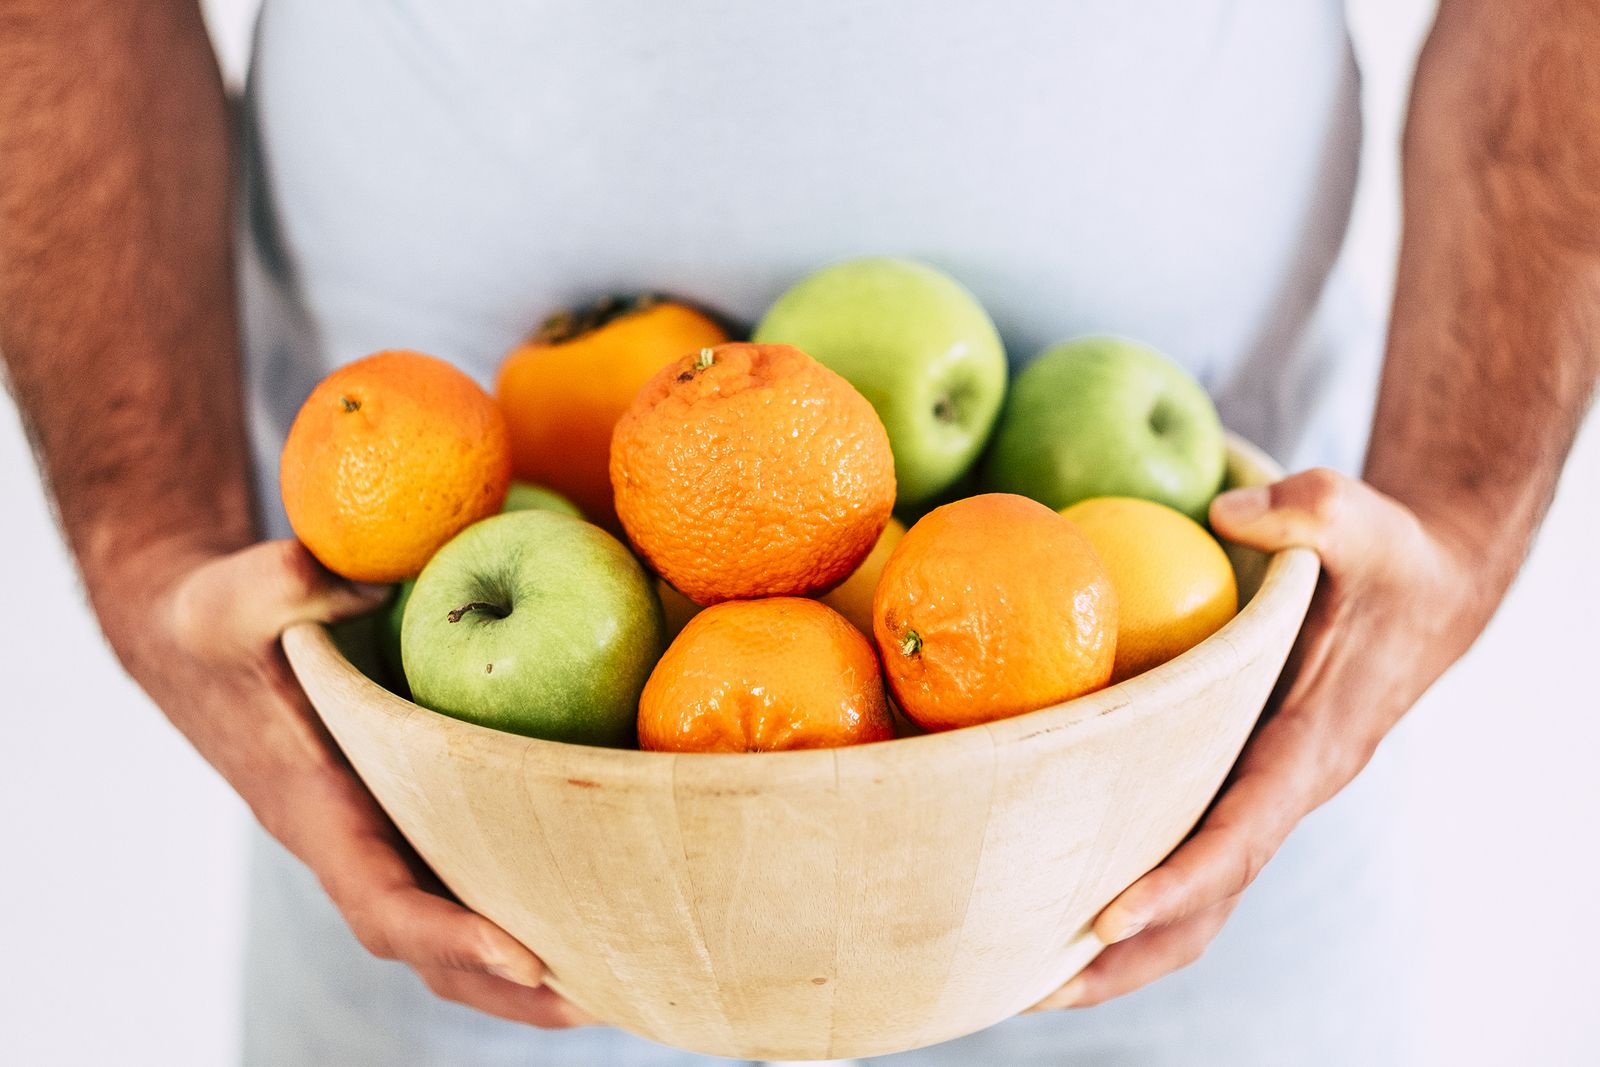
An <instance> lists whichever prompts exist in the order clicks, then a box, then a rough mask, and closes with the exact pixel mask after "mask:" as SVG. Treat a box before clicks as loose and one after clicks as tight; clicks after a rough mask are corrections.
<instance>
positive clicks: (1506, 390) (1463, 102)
mask: <svg viewBox="0 0 1600 1067" xmlns="http://www.w3.org/2000/svg"><path fill="white" fill-rule="evenodd" d="M1597 52H1600V13H1597V12H1596V10H1595V9H1594V8H1593V6H1592V5H1590V4H1587V3H1578V2H1565V0H1546V2H1543V3H1534V4H1524V5H1498V4H1491V3H1485V2H1460V0H1457V2H1451V0H1446V2H1445V3H1444V4H1443V5H1442V7H1441V10H1440V15H1439V19H1438V22H1437V24H1436V26H1435V28H1434V31H1433V34H1432V35H1431V37H1430V38H1429V41H1428V44H1427V46H1426V48H1425V49H1424V51H1423V55H1422V58H1421V61H1420V63H1419V66H1418V71H1417V78H1416V84H1415V88H1414V91H1413V98H1412V109H1411V117H1410V121H1409V123H1408V126H1407V131H1406V138H1405V154H1404V175H1405V182H1404V208H1405V212H1404V214H1405V232H1404V239H1403V242H1402V247H1401V255H1400V264H1399V276H1398V284H1397V289H1396V294H1395V307H1394V316H1393V321H1392V323H1391V329H1390V339H1389V352H1388V358H1387V360H1386V362H1385V365H1384V371H1383V378H1382V384H1381V388H1380V393H1379V400H1378V408H1377V414H1376V418H1375V422H1374V425H1373V434H1372V446H1371V450H1370V453H1369V455H1368V460H1367V470H1366V477H1367V480H1368V481H1370V482H1371V483H1372V484H1373V485H1374V486H1376V487H1377V488H1379V489H1381V490H1383V491H1384V492H1386V493H1388V494H1389V495H1391V496H1393V497H1395V498H1396V499H1398V500H1400V501H1401V502H1402V503H1404V504H1406V505H1408V506H1409V507H1410V508H1411V509H1412V510H1413V511H1415V512H1416V513H1417V514H1418V516H1419V517H1420V518H1422V519H1423V521H1424V522H1427V523H1429V524H1430V525H1432V526H1433V527H1434V528H1435V529H1436V530H1438V531H1439V532H1440V534H1441V536H1445V537H1447V538H1449V539H1450V540H1451V542H1452V543H1453V544H1454V545H1455V546H1457V547H1458V548H1459V550H1460V551H1462V552H1463V553H1465V554H1467V555H1468V556H1469V557H1470V558H1471V559H1472V560H1473V561H1474V562H1475V564H1476V565H1477V576H1478V577H1479V578H1480V579H1481V581H1482V582H1483V588H1482V590H1481V593H1482V595H1481V597H1480V599H1481V600H1482V601H1483V602H1484V603H1483V605H1482V607H1483V610H1484V612H1487V611H1488V610H1492V608H1493V604H1494V602H1496V601H1498V599H1499V597H1500V595H1501V594H1502V593H1503V592H1504V590H1505V588H1506V586H1507V585H1509V583H1510V581H1511V579H1512V577H1513V576H1514V575H1515V572H1516V569H1517V567H1518V566H1519V565H1520V563H1521V560H1522V557H1523V554H1524V552H1525V551H1526V548H1527V545H1528V543H1529V541H1530V540H1531V538H1532V535H1533V532H1534V530H1535V528H1536V527H1537V525H1538V522H1539V520H1540V519H1541V517H1542V516H1543V514H1544V511H1545V508H1546V507H1547V505H1548V503H1549V500H1550V496H1551V494H1552V492H1553V491H1554V487H1555V483H1556V479H1557V478H1558V476H1559V474H1560V470H1561V465H1562V463H1563V461H1564V459H1565V457H1566V454H1567V451H1568V449H1569V448H1570V446H1571V443H1572V439H1573V437H1574V435H1575V433H1576V431H1577V428H1578V426H1579V424H1580V422H1581V421H1582V418H1583V414H1584V412H1585V410H1586V409H1587V407H1588V404H1589V400H1590V397H1591V395H1592V393H1593V390H1594V384H1595V380H1596V377H1597V375H1600V181H1597V176H1600V64H1597V63H1596V62H1595V56H1596V54H1597Z"/></svg>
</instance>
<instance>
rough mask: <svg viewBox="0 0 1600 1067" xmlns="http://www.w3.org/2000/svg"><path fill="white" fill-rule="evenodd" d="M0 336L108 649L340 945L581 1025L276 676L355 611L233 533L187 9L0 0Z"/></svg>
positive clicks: (218, 130)
mask: <svg viewBox="0 0 1600 1067" xmlns="http://www.w3.org/2000/svg"><path fill="white" fill-rule="evenodd" d="M0 70H3V71H5V72H6V73H5V76H4V77H3V78H0V160H3V165H0V351H3V352H4V355H5V359H6V363H7V366H8V369H9V371H10V385H11V388H12V391H13V393H14V395H15V397H16V399H17V401H18V405H19V407H20V409H21V411H22V412H23V416H24V419H25V422H26V424H27V426H28V429H29V433H30V436H31V437H32V440H33V442H34V445H35V448H36V451H37V453H38V458H39V461H40V466H41V468H42V470H43V472H44V474H45V476H46V478H47V479H48V482H49V484H50V486H51V488H52V490H53V493H54V497H55V501H56V504H57V507H58V508H59V512H60V518H61V525H62V528H63V530H64V531H65V533H66V536H67V539H68V541H69V543H70V545H71V548H72V551H73V553H74V554H75V556H76V558H77V561H78V566H79V568H80V570H81V572H82V575H83V579H84V584H85V586H86V587H87V589H88V592H89V596H90V599H91V601H92V603H93V606H94V609H95V611H96V612H97V613H98V615H99V617H100V621H101V625H102V627H103V628H104V630H105V633H106V636H107V637H108V638H109V640H110V642H111V646H112V648H113V649H114V650H115V651H116V654H117V656H118V657H119V658H120V660H121V661H122V663H123V665H124V666H125V667H126V668H127V670H128V672H129V673H130V674H131V675H132V676H133V677H134V678H135V679H136V680H137V681H138V682H139V684H140V685H142V686H143V687H144V689H145V691H146V692H147V693H149V694H150V697H151V698H152V699H153V700H154V701H155V703H156V704H157V705H158V706H159V707H160V708H161V709H162V711H163V712H165V713H166V715H167V717H168V718H170V719H171V720H172V722H173V724H174V725H176V726H177V727H178V729H179V730H181V731H182V732H183V733H184V735H185V736H186V737H188V739H189V740H190V742H191V743H192V744H193V745H194V747H195V748H196V749H197V750H198V751H199V752H200V754H201V755H202V756H204V757H205V758H206V759H207V760H208V761H209V762H210V763H211V765H212V766H214V767H215V768H216V769H217V770H218V771H219V772H220V773H221V774H222V775H223V777H224V778H226V779H227V780H228V782H229V783H230V784H231V785H232V786H233V788H234V789H235V790H237V791H238V793H239V795H240V796H241V797H243V798H244V800H245V801H246V802H247V803H248V804H249V805H250V808H251V810H252V811H253V812H254V814H255V816H256V818H257V819H259V820H260V821H261V824H262V825H263V826H264V827H266V829H267V830H268V831H269V832H271V833H272V834H273V836H275V837H276V838H277V839H278V840H280V841H282V842H283V843H284V845H285V846H287V847H288V848H289V850H290V851H291V852H293V853H294V854H295V855H296V856H298V857H299V858H300V860H301V861H302V862H304V863H305V864H306V865H307V866H308V867H310V868H311V870H313V871H314V872H315V873H316V874H317V876H318V878H319V879H320V880H321V883H322V886H323V888H324V889H326V891H327V892H328V895H329V896H330V897H331V898H332V900H333V902H334V903H335V904H336V905H337V906H338V908H339V910H340V912H341V913H342V914H343V915H344V918H345V920H346V921H347V922H348V923H349V924H350V927H351V929H352V930H353V931H354V932H355V934H356V936H357V937H358V938H359V939H360V940H361V943H362V944H363V945H365V946H366V947H367V949H368V950H370V951H371V952H372V953H374V954H375V955H377V956H381V957H384V958H386V959H396V960H402V961H404V962H405V963H407V964H409V965H410V966H411V967H412V968H413V969H415V971H416V972H417V974H418V975H419V976H420V977H421V978H422V980H423V981H424V982H426V983H427V985H428V986H429V988H431V989H432V990H433V991H434V992H435V993H437V994H438V995H440V996H442V997H446V998H448V999H451V1000H457V1001H460V1002H461V1003H464V1004H468V1005H471V1006H472V1007H474V1008H477V1009H479V1010H481V1011H485V1012H489V1013H490V1014H494V1015H499V1016H502V1017H505V1018H508V1019H515V1020H519V1021H522V1022H526V1023H531V1024H533V1025H535V1026H544V1027H554V1026H571V1025H576V1024H579V1023H582V1022H586V1021H590V1020H588V1019H587V1018H586V1017H585V1016H584V1015H583V1014H582V1013H581V1012H580V1011H578V1010H577V1009H576V1008H574V1007H572V1006H571V1005H569V1004H567V1003H566V1002H565V1001H563V1000H561V999H560V998H559V997H558V996H557V995H556V994H555V993H554V992H552V991H551V990H549V989H548V988H546V987H544V986H543V985H542V981H543V977H544V968H543V965H542V964H541V963H540V961H539V960H538V959H537V958H536V957H534V956H533V955H532V954H531V953H530V952H528V950H527V949H525V948H524V947H522V945H520V944H519V943H518V942H517V941H516V940H514V939H513V938H512V937H511V936H510V935H508V934H506V933H505V932H504V931H503V930H501V929H500V928H499V927H497V926H495V925H494V924H493V923H491V922H489V921H488V920H487V919H484V918H482V917H481V916H478V915H475V914H473V913H472V912H470V911H468V910H467V909H465V908H463V907H462V906H461V905H460V904H458V903H456V902H455V901H454V900H452V899H451V898H450V897H449V896H448V895H447V894H446V893H445V892H444V891H443V890H442V888H441V887H440V886H439V885H438V883H437V881H436V880H435V879H434V878H433V876H432V875H431V873H430V872H429V871H428V870H427V868H426V866H425V865H424V864H423V863H422V862H421V860H419V859H418V858H417V856H416V855H415V854H414V853H413V852H412V851H411V850H410V849H409V848H408V847H407V846H406V845H405V843H404V842H403V840H402V839H401V837H400V835H399V834H398V832H396V830H395V829H394V827H393V825H392V824H391V823H390V822H389V821H388V819H387V818H385V817H384V815H383V813H382V811H381V810H380V809H379V808H378V806H377V804H376V803H375V802H374V801H373V799H372V798H371V796H370V795H369V794H368V793H367V791H366V789H365V788H364V787H363V786H362V785H361V782H360V780H359V779H357V778H356V776H355V775H354V774H353V773H352V772H351V771H350V769H349V768H348V766H346V764H345V763H344V761H343V759H342V758H341V757H340V755H339V752H338V750H337V748H336V747H335V746H334V745H333V743H332V741H331V740H330V739H329V737H328V736H327V734H326V733H325V732H324V731H323V729H322V727H321V725H320V723H319V722H318V720H317V718H316V716H315V715H314V714H313V712H312V711H311V709H310V707H309V705H308V704H307V702H306V699H305V696H304V695H303V694H302V693H301V691H300V689H299V686H298V685H297V684H296V683H295V680H294V678H293V676H292V675H291V674H290V672H289V669H288V666H287V664H286V662H285V661H284V658H283V653H282V651H281V649H280V647H279V645H278V635H279V634H280V633H281V632H282V630H283V629H284V627H285V626H286V625H288V624H289V623H291V622H294V621H297V620H302V619H320V620H332V619H337V618H341V617H346V616H349V615H353V614H358V613H360V612H363V611H367V610H370V609H372V608H373V607H375V606H377V605H378V604H379V603H381V602H382V600H383V598H384V596H385V595H386V592H385V591H384V590H381V589H372V588H360V587H355V586H351V585H350V584H348V583H346V582H343V581H342V580H339V579H336V578H335V577H333V576H332V575H330V574H329V573H327V572H326V571H324V570H323V569H322V568H321V567H320V566H318V565H317V563H316V562H315V561H314V560H313V559H312V558H311V557H310V556H309V555H308V554H307V553H306V552H305V550H304V549H302V548H300V547H299V545H298V544H296V543H294V542H269V543H259V544H258V543H256V542H257V541H258V539H259V534H258V525H257V518H256V516H255V515H254V514H253V513H252V503H251V490H250V480H249V477H248V475H249V457H248V451H247V448H246V444H245V441H246V438H245V432H244V421H243V409H242V404H241V399H240V369H239V367H240V364H239V342H238V331H237V324H236V321H235V311H234V295H233V276H232V271H231V267H230V256H231V250H230V240H231V236H230V234H231V224H230V206H229V190H230V180H231V176H230V173H229V152H228V133H227V123H226V104H225V100H224V95H223V87H222V81H221V78H220V76H219V74H218V71H217V67H216V62H215V59H214V57H213V55H212V52H211V45H210V42H209V40H208V39H207V37H206V33H205V27H204V25H203V23H202V22H201V17H200V11H199V8H198V6H197V5H196V4H195V3H194V2H193V0H142V2H140V3H104V2H95V0H0Z"/></svg>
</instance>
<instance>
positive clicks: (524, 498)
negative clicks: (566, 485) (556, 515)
mask: <svg viewBox="0 0 1600 1067" xmlns="http://www.w3.org/2000/svg"><path fill="white" fill-rule="evenodd" d="M500 510H501V511H555V512H560V513H561V514H562V515H571V516H572V517H573V518H575V519H581V518H583V512H581V511H579V510H578V505H576V504H574V503H573V502H572V501H570V500H568V499H567V498H566V497H564V496H562V495H561V494H560V493H558V492H556V491H555V490H554V489H546V488H545V487H544V486H542V485H529V484H528V483H527V482H512V483H511V488H509V489H507V490H506V502H505V503H504V504H503V505H501V508H500Z"/></svg>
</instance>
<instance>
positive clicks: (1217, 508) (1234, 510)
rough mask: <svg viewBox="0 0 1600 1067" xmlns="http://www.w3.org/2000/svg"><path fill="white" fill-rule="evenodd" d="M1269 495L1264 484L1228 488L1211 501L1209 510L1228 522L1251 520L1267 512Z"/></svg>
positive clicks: (1270, 500) (1269, 502) (1269, 501)
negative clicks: (1243, 487) (1242, 487)
mask: <svg viewBox="0 0 1600 1067" xmlns="http://www.w3.org/2000/svg"><path fill="white" fill-rule="evenodd" d="M1271 502H1272V499H1271V495H1270V494H1269V493H1268V492H1267V487H1266V486H1264V485H1252V486H1249V487H1248V488H1245V489H1230V490H1228V491H1227V492H1226V493H1223V494H1222V495H1221V496H1219V497H1217V498H1216V499H1215V500H1213V501H1212V502H1211V512H1212V514H1214V515H1221V516H1222V517H1223V518H1224V519H1226V520H1227V521H1229V522H1237V523H1246V522H1253V521H1255V520H1256V519H1259V518H1260V517H1261V516H1263V515H1265V514H1266V513H1267V508H1268V506H1269V505H1270V504H1271Z"/></svg>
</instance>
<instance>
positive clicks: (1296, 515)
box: [1211, 467, 1415, 573]
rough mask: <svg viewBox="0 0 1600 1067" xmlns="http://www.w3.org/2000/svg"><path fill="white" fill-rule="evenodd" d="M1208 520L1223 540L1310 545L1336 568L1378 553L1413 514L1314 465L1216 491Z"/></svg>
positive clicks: (1268, 546) (1266, 548)
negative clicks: (1264, 481) (1276, 477)
mask: <svg viewBox="0 0 1600 1067" xmlns="http://www.w3.org/2000/svg"><path fill="white" fill-rule="evenodd" d="M1211 525H1212V528H1213V529H1215V530H1216V531H1217V533H1219V534H1220V535H1222V536H1223V537H1225V538H1227V539H1228V540H1230V541H1234V542H1237V543H1238V544H1242V545H1249V546H1250V547H1251V548H1257V549H1260V550H1261V551H1263V552H1277V551H1279V550H1281V549H1285V548H1309V549H1312V550H1314V551H1315V552H1316V553H1317V554H1318V555H1319V556H1321V557H1322V561H1323V563H1324V564H1326V565H1327V567H1328V568H1329V570H1331V571H1333V572H1335V573H1338V572H1340V571H1342V570H1345V569H1348V568H1350V567H1352V566H1359V565H1360V564H1362V563H1364V562H1366V561H1368V560H1370V559H1373V558H1381V557H1382V556H1383V555H1385V554H1386V553H1385V547H1386V546H1390V545H1392V542H1393V539H1394V538H1395V537H1396V536H1397V535H1399V534H1402V533H1405V534H1409V533H1410V528H1411V527H1412V526H1414V525H1415V519H1414V517H1413V516H1412V515H1411V513H1410V512H1409V511H1407V510H1406V509H1405V508H1403V507H1401V506H1400V505H1399V504H1397V503H1396V502H1395V501H1393V500H1391V499H1389V498H1388V497H1387V496H1384V495H1383V494H1382V493H1380V492H1378V491H1377V490H1376V489H1373V488H1372V487H1371V486H1369V485H1367V484H1366V483H1365V482H1362V481H1358V480H1356V479H1354V478H1350V477H1347V476H1345V475H1343V474H1340V473H1338V472H1337V471H1332V470H1329V469H1328V468H1326V467H1316V468H1313V469H1311V470H1308V471H1302V472H1300V473H1299V474H1295V475H1291V476H1290V477H1288V478H1285V479H1283V480H1282V481H1278V482H1274V483H1273V484H1271V485H1257V486H1251V487H1249V488H1246V489H1232V490H1229V491H1228V492H1226V493H1222V494H1221V495H1219V496H1218V497H1217V498H1216V499H1215V500H1213V501H1212V502H1211ZM1402 528H1403V529H1402Z"/></svg>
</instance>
